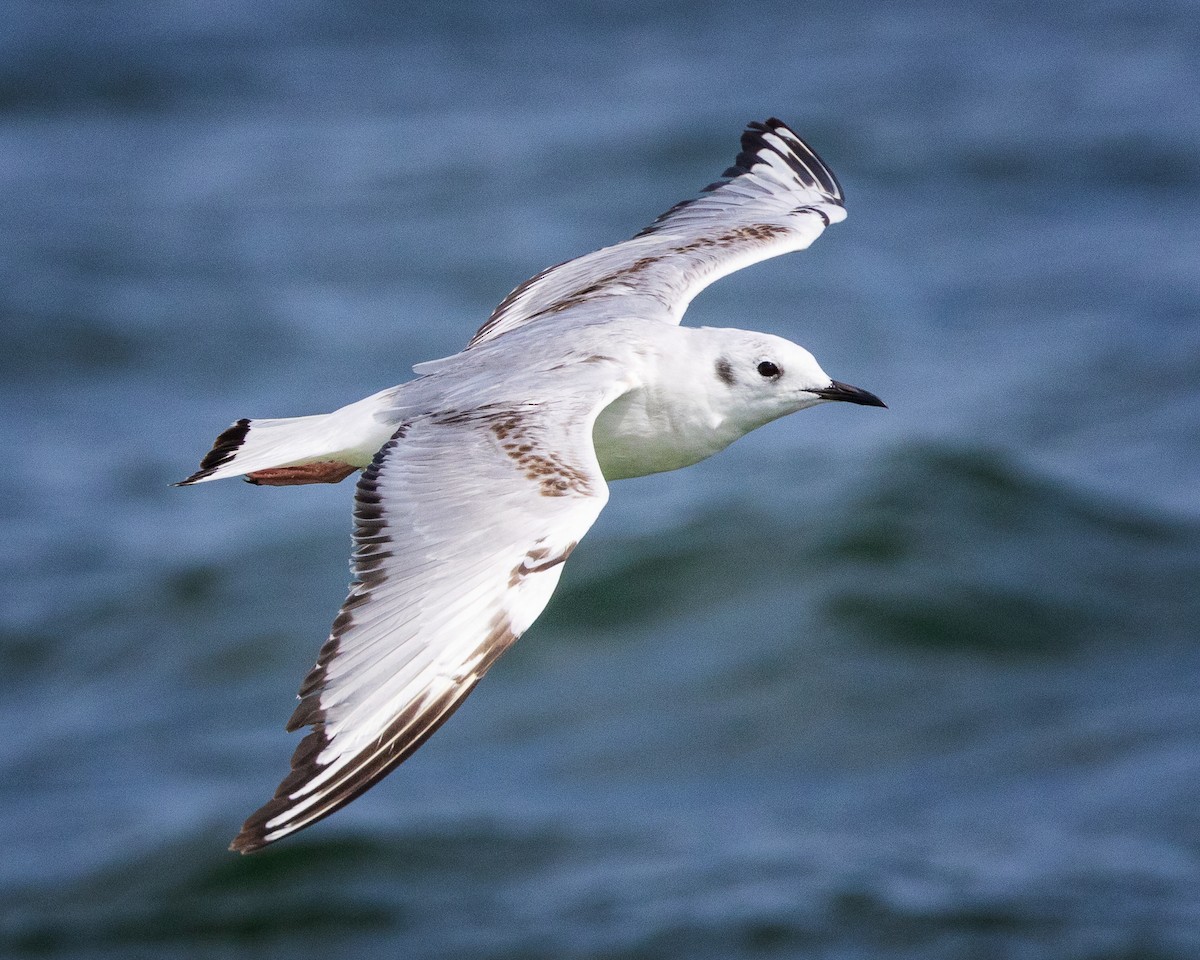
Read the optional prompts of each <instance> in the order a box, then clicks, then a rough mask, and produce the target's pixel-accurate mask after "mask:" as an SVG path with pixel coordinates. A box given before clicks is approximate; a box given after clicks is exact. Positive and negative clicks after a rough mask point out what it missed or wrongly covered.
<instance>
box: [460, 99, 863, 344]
mask: <svg viewBox="0 0 1200 960" xmlns="http://www.w3.org/2000/svg"><path fill="white" fill-rule="evenodd" d="M843 199H844V198H843V196H842V188H841V185H840V184H839V183H838V181H837V177H835V176H834V175H833V171H831V170H830V169H829V168H828V167H827V166H826V165H825V163H824V162H823V161H822V160H821V158H820V157H818V156H817V154H816V151H815V150H813V149H812V148H811V147H810V146H808V144H806V143H805V142H804V141H803V140H801V139H800V138H799V137H798V136H796V134H794V133H793V132H792V131H791V130H789V129H788V128H787V126H786V125H784V123H783V122H782V121H780V120H775V119H771V120H768V121H766V123H757V122H756V123H751V124H750V125H749V126H747V127H746V130H745V132H744V133H743V134H742V151H741V153H739V154H738V156H737V159H736V160H735V161H734V165H733V166H732V167H730V168H729V169H728V170H726V171H725V173H724V175H723V179H721V180H719V181H717V182H716V183H713V184H710V185H709V186H708V187H705V189H704V192H703V193H702V194H701V196H699V197H697V198H695V199H693V200H685V201H683V202H682V203H679V204H676V205H675V206H674V207H672V208H671V209H670V210H668V211H667V212H666V213H664V214H663V215H662V216H660V217H659V218H658V219H657V220H655V221H654V222H653V223H652V224H650V225H649V226H648V227H646V228H645V229H644V230H642V231H641V232H640V233H638V234H637V235H636V236H634V237H631V238H630V239H629V240H626V241H624V242H623V243H618V244H615V245H613V246H611V247H604V248H603V249H601V250H596V251H595V252H593V253H589V254H585V255H584V256H582V257H577V258H575V259H574V260H568V261H567V262H565V263H560V264H558V265H557V266H554V267H550V268H549V269H548V270H544V271H542V272H541V273H539V274H538V275H537V276H535V277H533V278H531V279H529V280H526V281H525V282H524V283H522V284H521V285H520V286H519V287H517V288H516V289H515V290H513V292H512V293H510V294H509V295H508V296H507V297H505V298H504V300H503V302H502V303H501V304H500V305H499V306H498V307H496V309H495V311H493V313H492V315H491V317H489V318H488V320H487V322H486V323H484V325H483V326H482V327H480V328H479V330H478V331H477V332H476V333H475V336H474V337H472V338H471V342H470V343H469V344H468V348H470V347H473V346H475V345H476V344H479V343H483V342H484V341H486V340H491V339H493V338H495V337H498V336H500V335H502V334H504V333H506V332H508V331H509V330H512V329H514V328H516V327H519V326H521V325H523V324H526V323H529V322H530V321H531V320H536V319H539V318H541V317H544V316H550V315H553V314H556V313H560V312H562V311H564V310H567V309H570V308H573V307H577V306H579V305H581V304H588V303H596V302H599V301H603V300H605V299H607V298H612V297H619V298H620V311H621V312H622V313H624V314H625V315H627V316H640V317H645V318H648V319H658V320H662V321H665V322H667V323H679V322H680V320H681V319H682V317H683V313H684V311H685V310H686V309H687V307H688V304H689V303H691V301H692V299H693V298H694V297H695V296H696V294H698V293H699V292H700V291H701V290H703V289H704V288H705V287H707V286H708V285H709V284H710V283H713V282H714V281H716V280H719V279H720V278H721V277H724V276H727V275H728V274H730V273H733V272H734V271H735V270H740V269H742V268H743V267H747V266H749V265H750V264H752V263H758V262H759V261H760V260H766V259H768V258H770V257H776V256H779V255H780V254H783V253H789V252H791V251H793V250H803V249H804V248H805V247H807V246H808V245H809V244H811V243H812V242H813V241H814V240H815V239H816V238H817V237H818V236H820V235H821V232H822V231H823V230H824V229H825V228H826V227H827V226H829V225H830V224H831V223H837V222H839V221H841V220H844V219H845V217H846V209H845V207H844V206H843Z"/></svg>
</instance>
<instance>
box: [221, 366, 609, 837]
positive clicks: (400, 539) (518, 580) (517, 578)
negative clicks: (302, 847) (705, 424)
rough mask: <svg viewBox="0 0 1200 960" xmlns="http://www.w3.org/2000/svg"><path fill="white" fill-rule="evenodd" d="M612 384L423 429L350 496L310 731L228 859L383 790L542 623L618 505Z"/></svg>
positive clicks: (302, 709) (393, 446)
mask: <svg viewBox="0 0 1200 960" xmlns="http://www.w3.org/2000/svg"><path fill="white" fill-rule="evenodd" d="M605 379H606V380H607V381H608V383H607V384H606V385H604V386H602V387H601V386H597V387H596V388H595V389H592V390H591V391H588V392H585V393H584V394H582V395H579V394H577V395H575V396H573V397H564V398H562V399H558V400H553V401H548V402H542V403H533V402H528V403H520V404H506V405H486V406H482V407H478V408H475V409H469V410H462V411H448V412H443V413H437V414H423V415H421V416H419V417H416V418H414V419H412V420H410V421H408V422H405V423H404V424H402V425H401V426H400V428H399V429H398V430H397V431H396V433H395V435H394V436H393V438H392V439H391V440H390V441H388V443H387V444H385V445H384V447H383V448H382V449H381V450H380V451H379V453H378V454H377V455H376V457H375V459H374V461H373V462H372V463H371V465H370V466H369V467H368V468H367V469H366V471H365V472H364V473H363V476H362V478H361V480H360V481H359V484H358V489H357V493H356V497H355V511H354V517H355V533H354V544H355V548H354V556H353V564H352V565H353V571H354V577H355V579H354V582H353V584H352V585H351V588H350V595H349V596H348V597H347V599H346V602H345V603H344V604H343V606H342V610H341V612H340V613H339V614H338V616H337V619H335V620H334V622H333V628H332V631H331V632H330V635H329V639H328V640H327V641H326V643H325V645H324V646H323V647H322V648H321V652H320V654H319V656H318V658H317V663H316V666H315V667H314V668H313V670H312V672H311V673H310V674H309V676H308V678H307V679H306V680H305V681H304V684H303V685H302V686H301V688H300V697H301V700H300V705H299V706H298V707H297V709H296V712H295V714H294V715H293V716H292V719H291V720H290V721H289V723H288V729H289V730H295V729H298V728H300V727H303V726H311V727H312V732H311V733H309V734H308V735H307V736H306V737H305V738H304V740H303V741H301V743H300V745H299V747H298V748H297V750H296V753H295V755H294V756H293V757H292V772H291V774H290V775H289V776H288V777H287V778H286V779H285V780H284V781H283V782H282V783H281V784H280V785H279V788H278V790H277V791H276V794H275V797H274V799H272V800H271V801H270V802H269V803H267V804H266V805H265V806H264V807H263V808H262V809H260V810H259V811H258V812H257V813H255V814H253V815H252V816H251V817H250V818H249V819H248V820H247V821H246V824H245V826H244V827H243V828H242V831H241V833H240V834H239V835H238V837H237V838H236V839H235V840H234V842H233V845H232V848H233V849H235V850H240V851H243V852H248V851H251V850H255V849H258V848H259V847H262V846H264V845H265V844H267V843H270V842H272V841H274V840H277V839H279V838H280V837H282V836H286V835H287V834H289V833H292V832H293V831H295V830H299V829H300V828H302V827H305V826H307V825H308V824H310V823H313V822H314V821H316V820H319V819H321V818H322V817H325V816H328V815H329V814H330V813H332V812H333V811H334V810H336V809H338V808H339V807H341V806H343V805H344V804H346V803H348V802H349V801H350V800H352V799H354V797H356V796H358V795H359V794H360V793H362V792H363V791H364V790H366V789H367V788H368V787H370V786H371V785H372V784H374V783H375V782H376V781H378V780H379V779H380V778H381V777H383V776H384V775H385V774H387V773H388V772H389V771H390V770H391V769H392V768H394V767H395V766H396V765H397V764H399V763H401V762H402V761H403V760H405V759H406V758H407V757H408V756H409V755H410V754H412V752H413V751H414V750H416V749H417V748H418V747H419V746H420V745H421V744H422V743H424V742H425V740H426V739H428V737H429V736H431V735H432V734H433V732H434V731H435V730H437V728H438V727H439V726H440V725H441V724H442V723H443V722H444V721H445V720H446V719H447V718H448V717H449V716H450V715H451V714H452V713H453V712H454V710H455V709H456V708H457V707H458V706H459V704H461V703H462V702H463V700H464V699H465V698H466V697H467V695H468V694H469V693H470V692H471V690H472V689H473V688H474V687H475V684H476V683H478V682H479V680H480V678H482V677H483V675H484V674H485V673H486V672H487V670H488V668H489V667H490V666H491V665H492V664H493V663H494V662H495V661H496V659H497V658H498V657H499V656H500V655H501V654H502V653H503V652H504V651H505V650H506V649H508V647H509V646H510V645H511V644H512V643H513V642H514V641H515V640H516V639H517V638H518V637H519V636H520V635H521V634H522V633H523V632H524V631H525V630H526V629H527V628H528V627H529V625H530V624H531V623H533V621H534V620H535V619H536V618H537V616H538V615H539V614H540V613H541V611H542V609H543V608H544V607H545V605H546V603H547V602H548V601H549V599H550V595H551V593H553V591H554V588H555V586H556V585H557V583H558V578H559V575H560V574H561V572H562V569H563V563H564V562H565V561H566V559H567V557H568V556H570V554H571V551H572V550H573V549H574V547H575V544H576V543H577V542H578V541H579V540H580V539H581V538H582V537H583V535H584V534H585V533H586V532H587V530H588V528H590V527H591V525H592V523H593V522H594V521H595V519H596V517H597V516H598V515H599V513H600V510H601V509H602V508H603V506H604V504H605V502H606V501H607V498H608V488H607V486H606V484H605V482H604V478H603V476H602V475H601V472H600V467H599V464H598V463H597V462H596V455H595V451H594V450H593V448H592V439H591V430H592V424H593V422H594V420H595V418H596V415H597V414H598V412H599V411H600V409H602V408H603V407H604V406H605V405H607V403H609V402H610V401H611V400H612V399H614V397H615V396H617V395H618V394H619V393H620V392H622V391H623V389H624V387H623V386H621V385H620V384H619V383H616V382H614V378H612V377H611V376H609V377H606V378H605ZM589 393H590V395H588V394H589Z"/></svg>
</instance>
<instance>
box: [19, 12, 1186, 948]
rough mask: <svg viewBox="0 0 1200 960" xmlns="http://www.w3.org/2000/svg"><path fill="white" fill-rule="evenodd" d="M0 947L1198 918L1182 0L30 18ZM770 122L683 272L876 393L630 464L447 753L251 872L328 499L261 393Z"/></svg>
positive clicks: (1094, 938) (278, 758) (962, 932)
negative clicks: (777, 221) (761, 210)
mask: <svg viewBox="0 0 1200 960" xmlns="http://www.w3.org/2000/svg"><path fill="white" fill-rule="evenodd" d="M0 19H3V21H4V23H5V24H6V26H5V27H4V29H3V31H0V403H2V404H3V411H4V416H3V417H0V457H2V460H3V469H2V470H0V516H2V517H3V527H2V528H0V529H2V530H3V534H4V541H5V549H4V550H3V552H2V554H0V564H2V565H3V567H2V571H0V584H2V585H0V598H2V600H3V603H2V607H0V723H2V725H3V728H4V729H5V730H7V731H8V733H7V735H6V736H5V737H4V738H3V740H2V741H0V804H2V807H0V810H2V813H3V816H2V818H0V848H2V849H3V850H4V856H3V858H0V904H2V906H0V955H2V956H11V957H32V956H37V957H64V958H65V957H122V958H125V957H143V956H144V957H155V958H163V957H184V956H186V957H242V956H254V957H281V958H300V957H316V956H320V957H326V956H329V955H331V954H332V955H335V956H355V957H389V958H391V957H397V956H404V957H422V958H461V957H472V958H489V960H490V958H546V960H558V958H629V960H632V958H646V960H649V958H720V960H729V958H735V960H736V958H751V957H754V958H757V957H798V956H804V957H818V958H825V957H828V958H888V960H892V958H914V960H915V958H921V960H929V958H957V957H973V958H980V957H983V958H990V957H997V958H1007V957H1019V958H1054V960H1135V958H1136V960H1185V958H1186V960H1193V958H1195V957H1196V956H1200V898H1198V897H1197V890H1198V889H1200V827H1198V820H1197V812H1196V811H1197V799H1198V797H1200V697H1198V693H1197V690H1198V684H1200V643H1198V642H1197V641H1198V639H1200V638H1198V636H1197V634H1198V632H1200V627H1198V624H1200V589H1198V587H1200V500H1198V498H1197V489H1198V487H1200V427H1198V424H1200V363H1198V361H1197V357H1198V356H1200V324H1198V323H1197V316H1198V314H1200V59H1198V58H1197V57H1196V55H1195V54H1196V50H1197V49H1200V8H1198V6H1197V4H1196V3H1195V2H1190V0H1179V2H1169V0H1168V2H1161V3H1157V2H1155V3H1139V4H1134V3H1108V2H1103V0H1101V2H1095V0H1088V2H1084V0H1068V2H1063V3H1056V4H1041V3H1033V2H1020V0H1014V2H1001V3H995V4H986V5H965V4H956V3H950V2H944V0H929V2H900V3H880V2H865V0H837V2H825V0H818V2H813V3H805V4H797V3H789V2H763V3H757V4H734V3H728V2H697V0H691V2H688V3H686V4H684V3H669V2H647V3H637V4H634V3H617V2H607V3H589V4H585V3H574V2H558V3H549V2H532V0H529V2H522V0H509V2H505V3H502V4H499V3H485V2H462V3H448V4H445V5H442V6H441V7H440V8H438V9H436V10H434V9H433V5H430V8H429V9H422V8H417V7H416V5H407V4H396V5H393V4H388V3H381V2H373V0H343V2H340V3H332V2H317V0H265V2H264V0H224V2H216V3H208V4H195V3H187V2H181V0H175V2H159V3H140V2H133V0H127V2H119V0H112V2H90V3H89V2H66V0H54V2H46V0H2V17H0ZM771 115H777V116H779V117H781V118H783V119H784V120H785V121H787V122H788V123H790V124H791V125H792V126H793V127H794V128H795V129H796V130H797V131H798V132H799V133H800V134H801V136H803V137H804V138H806V139H807V140H809V141H810V142H811V143H812V144H813V145H814V146H815V148H816V149H817V150H818V151H819V152H820V153H821V154H822V155H823V156H824V158H825V159H826V160H827V161H828V163H829V164H830V165H831V166H832V168H833V169H834V170H835V171H836V172H837V174H838V175H839V176H840V178H841V180H842V182H843V184H844V186H845V190H846V193H847V197H848V207H849V211H850V217H849V219H848V221H847V222H846V223H844V224H841V225H838V226H836V227H835V228H833V229H831V230H829V231H828V232H827V233H826V234H825V235H824V236H823V237H822V238H821V239H820V240H819V242H818V243H817V244H816V245H815V246H814V247H813V248H812V249H811V250H810V251H808V252H806V253H804V254H799V255H795V256H792V257H789V258H784V259H780V260H774V261H771V262H769V263H766V264H762V265H759V266H756V267H754V268H751V269H749V270H746V271H744V272H742V273H739V274H737V275H736V276H734V277H731V278H729V279H727V280H724V281H722V282H721V283H720V284H718V285H716V286H714V287H713V288H711V289H710V290H708V291H707V292H706V293H704V294H703V295H702V296H701V297H700V298H699V299H698V300H697V301H696V303H695V304H693V306H692V308H691V311H690V312H689V315H688V322H690V323H692V324H695V325H701V324H708V325H714V326H738V327H748V328H753V329H761V330H768V331H771V332H773V333H777V334H780V335H784V336H787V337H789V338H791V339H794V340H797V341H799V342H800V343H803V344H804V345H805V346H807V347H808V348H810V349H811V350H812V351H813V352H814V353H815V354H816V356H817V357H818V358H819V359H820V360H821V362H822V364H823V366H824V367H825V369H827V370H828V371H829V372H830V373H831V374H832V375H833V376H834V377H836V378H838V379H842V380H845V381H848V382H850V383H854V384H857V385H860V386H862V387H864V388H866V389H869V390H872V391H874V392H876V393H878V394H879V395H880V396H882V397H883V398H884V399H885V400H886V401H887V402H888V403H889V405H890V408H891V409H890V410H888V411H881V410H871V409H866V408H853V407H848V406H845V405H831V406H827V407H823V408H821V409H819V410H816V411H813V412H808V413H805V414H803V415H800V416H797V417H793V418H790V419H785V420H783V421H780V422H778V423H775V424H772V425H771V426H769V427H767V428H765V429H763V430H761V431H759V432H757V433H755V434H753V435H752V436H750V437H748V438H746V439H745V440H743V441H740V442H739V443H737V444H736V445H735V446H734V447H733V448H732V449H730V450H728V451H726V452H725V453H723V454H722V455H720V456H718V457H716V458H714V459H713V460H710V461H708V462H706V463H703V464H701V465H699V466H697V467H693V468H691V469H690V470H687V471H683V472H680V473H676V474H668V475H665V476H660V477H652V478H647V479H644V480H637V481H624V482H621V483H619V484H616V485H614V488H613V491H612V493H613V495H612V500H611V501H610V504H609V507H608V509H607V510H606V512H605V514H604V515H603V517H602V518H601V520H600V522H599V523H598V524H597V526H596V527H595V528H594V530H593V532H592V533H591V535H590V536H589V537H588V539H587V540H586V541H585V543H584V544H583V546H582V547H581V548H580V549H579V550H578V551H577V552H576V553H575V555H574V557H573V559H572V561H571V563H570V564H569V565H568V567H567V569H566V573H565V576H564V578H563V581H562V586H561V588H560V590H559V592H558V595H557V596H556V597H555V599H554V600H553V601H552V602H551V605H550V607H549V609H548V611H547V613H546V615H545V616H544V617H543V618H542V620H541V621H539V622H538V624H537V625H536V626H535V627H534V628H533V629H532V630H531V631H530V632H529V633H528V634H527V635H526V637H525V639H523V640H522V641H521V643H519V644H518V645H517V646H516V647H515V648H514V649H513V650H512V651H511V652H510V653H509V654H508V655H507V656H506V657H505V658H504V659H503V660H502V661H501V662H500V663H499V664H498V665H497V666H496V668H495V669H494V670H493V671H492V673H491V674H490V675H489V676H488V678H487V680H486V681H485V682H484V683H483V684H482V685H481V686H480V688H479V690H478V691H476V693H475V694H474V695H473V696H472V697H471V699H470V701H469V702H468V704H467V706H466V707H465V708H464V709H463V710H462V711H461V712H460V713H459V714H458V715H457V716H456V717H455V718H454V720H453V721H452V722H451V723H449V724H448V725H447V726H446V727H445V728H444V729H443V730H442V731H441V732H440V733H439V734H438V735H437V736H436V737H435V738H434V739H433V740H432V741H431V742H430V743H429V744H428V745H427V746H426V747H425V748H424V749H423V750H421V751H420V752H419V753H418V754H417V755H416V756H415V757H414V758H413V759H412V760H411V761H409V762H408V763H407V764H405V765H404V766H403V767H402V768H401V769H400V770H399V771H397V772H396V773H395V774H393V775H392V776H391V777H390V778H388V779H387V780H386V781H385V782H384V783H383V784H381V785H380V786H379V787H377V788H375V789H374V790H373V791H371V792H370V793H369V794H367V795H366V796H364V797H363V798H362V799H360V800H358V801H356V802H355V803H354V804H352V805H351V806H350V807H349V808H347V809H346V810H344V811H342V812H340V813H338V814H337V815H336V816H335V817H334V818H333V819H331V820H328V821H326V822H324V823H322V824H320V825H318V826H317V827H315V828H314V829H312V830H310V831H306V832H305V833H303V834H301V835H299V836H297V837H294V838H292V839H289V840H287V841H286V842H284V843H282V844H280V845H278V847H277V848H273V849H271V850H269V851H267V852H266V853H264V854H261V855H259V856H256V857H253V858H239V857H236V856H234V855H232V854H230V853H228V852H226V849H225V848H226V844H227V843H228V841H229V840H230V838H231V837H232V836H233V834H234V833H235V832H236V830H237V828H238V827H239V826H240V824H241V822H242V819H243V818H244V817H245V816H246V815H247V814H249V813H250V812H251V811H252V810H253V809H255V808H256V807H257V806H258V805H259V804H260V803H262V802H263V801H265V800H266V799H267V797H268V796H269V795H270V794H271V793H272V792H273V790H274V788H275V785H276V783H277V782H278V781H279V779H280V777H281V776H282V775H283V774H284V773H285V772H286V769H287V760H288V757H289V756H290V753H291V750H292V749H293V747H294V745H295V742H296V740H297V738H296V737H295V736H292V735H289V734H287V733H285V732H284V730H283V723H284V721H285V720H286V719H287V717H288V716H289V714H290V713H291V710H292V704H293V702H294V701H293V692H294V691H295V689H296V687H297V685H298V684H299V681H300V680H301V678H302V677H303V675H304V673H305V672H306V671H307V669H308V668H309V666H310V665H311V663H312V661H313V658H314V657H315V654H316V650H317V648H318V646H319V645H320V643H321V642H322V640H323V639H324V637H325V634H326V632H327V629H328V624H329V622H330V620H331V619H332V617H333V615H334V613H335V611H336V609H337V606H338V604H339V603H340V601H341V600H342V598H343V596H344V591H345V586H346V582H347V579H348V574H347V570H346V561H347V556H348V545H349V539H348V537H349V530H350V502H351V497H352V494H353V489H352V484H351V483H350V482H347V483H344V484H341V485H339V486H335V487H305V488H290V489H288V488H285V489H265V488H264V489H260V488H253V487H250V486H247V485H245V484H241V483H235V482H226V483H222V484H211V485H205V486H203V487H197V488H193V489H172V488H170V487H169V486H168V484H169V483H170V482H172V481H175V480H179V479H181V478H183V477H184V476H186V475H188V474H189V473H190V472H191V471H192V470H193V469H195V466H196V463H197V461H198V460H199V458H200V457H201V456H202V455H203V454H204V453H205V452H206V451H207V449H208V448H209V445H210V444H211V442H212V440H213V438H214V437H215V436H216V434H217V433H218V432H219V431H220V430H221V429H223V428H224V427H225V426H226V425H227V424H228V423H229V422H230V421H232V420H234V419H236V418H238V417H243V416H249V417H255V416H291V415H299V414H306V413H316V412H323V411H326V410H330V409H332V408H334V407H337V406H339V405H341V404H344V403H347V402H349V401H352V400H355V399H358V398H359V397H362V396H365V395H367V394H369V393H372V392H374V391H376V390H379V389H381V388H383V387H386V386H389V385H391V384H394V383H397V382H400V381H402V380H404V379H406V378H408V376H409V375H410V374H409V368H410V366H411V365H412V364H413V363H415V362H419V361H421V360H425V359H430V358H433V357H437V356H442V355H445V354H448V353H451V352H454V351H455V350H457V349H459V348H460V347H461V346H462V345H463V344H464V343H465V342H466V340H467V339H468V337H469V336H470V334H471V333H472V332H473V331H474V330H475V328H476V327H477V326H478V325H479V324H480V323H481V322H482V321H483V320H484V319H485V318H486V317H487V315H488V313H489V311H490V310H491V308H492V306H493V305H494V304H495V303H496V302H498V301H499V300H500V299H501V298H502V297H503V296H504V295H505V293H507V292H508V291H509V290H510V289H511V288H512V287H513V286H515V285H516V284H517V283H519V282H520V281H522V280H523V279H525V278H526V277H528V276H529V275H531V274H533V273H535V272H536V271H537V270H539V269H541V268H542V267H545V266H547V265H549V264H551V263H555V262H558V261H559V260H562V259H565V258H567V257H570V256H574V255H577V254H581V253H584V252H587V251H589V250H592V249H594V248H596V247H598V246H601V245H604V244H607V243H611V242H615V241H617V240H620V239H622V238H624V237H626V236H629V235H631V234H632V233H634V232H636V231H637V230H638V229H640V228H641V227H642V226H644V225H645V224H646V223H648V222H649V221H650V220H651V219H652V218H653V217H654V216H655V215H657V214H658V213H660V212H661V211H663V210H664V209H666V208H667V207H669V206H670V205H671V204H673V203H674V202H676V201H678V200H681V199H684V198H686V197H689V196H692V195H693V194H694V193H695V191H696V190H697V188H699V187H701V186H703V185H704V184H706V183H708V182H710V181H711V180H713V179H714V178H715V177H716V176H717V175H718V174H720V172H721V171H722V170H723V169H724V168H725V166H727V165H728V163H729V162H730V161H731V160H732V158H733V156H734V155H735V153H736V152H737V142H738V136H739V133H740V131H741V129H742V127H743V126H744V124H745V123H746V122H747V121H749V120H753V119H763V118H765V117H767V116H771Z"/></svg>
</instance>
